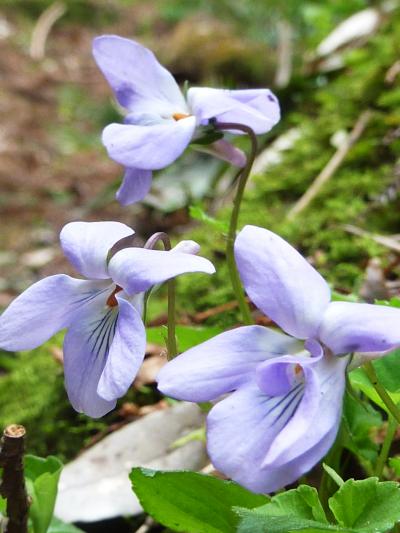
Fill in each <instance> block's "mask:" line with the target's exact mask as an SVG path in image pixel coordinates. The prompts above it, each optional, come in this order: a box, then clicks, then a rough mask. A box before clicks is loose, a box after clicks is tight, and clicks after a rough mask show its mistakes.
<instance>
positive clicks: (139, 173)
mask: <svg viewBox="0 0 400 533" xmlns="http://www.w3.org/2000/svg"><path fill="white" fill-rule="evenodd" d="M151 178H152V172H151V170H141V169H139V168H127V169H126V171H125V175H124V177H123V180H122V184H121V187H120V188H119V189H118V191H117V194H116V198H117V200H118V202H119V203H120V204H121V205H129V204H133V203H135V202H139V201H140V200H143V198H144V197H145V196H146V195H147V193H148V192H149V190H150V187H151V181H152V180H151Z"/></svg>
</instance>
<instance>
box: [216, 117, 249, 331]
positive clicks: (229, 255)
mask: <svg viewBox="0 0 400 533" xmlns="http://www.w3.org/2000/svg"><path fill="white" fill-rule="evenodd" d="M215 126H216V127H217V128H218V129H221V130H238V131H243V132H244V133H246V134H247V135H248V137H249V139H250V141H251V150H250V154H249V155H248V158H247V163H246V166H245V167H244V168H243V169H242V171H241V172H240V175H239V183H238V187H237V191H236V196H235V199H234V202H233V209H232V213H231V218H230V222H229V230H228V236H227V244H226V260H227V263H228V269H229V275H230V278H231V283H232V287H233V291H234V293H235V296H236V300H237V302H238V305H239V309H240V312H241V314H242V319H243V323H244V324H252V319H251V314H250V310H249V306H248V305H247V302H246V298H245V296H244V291H243V288H242V284H241V282H240V277H239V272H238V270H237V268H236V263H235V255H234V243H235V238H236V231H237V226H238V220H239V213H240V206H241V203H242V199H243V193H244V190H245V187H246V183H247V179H248V177H249V175H250V171H251V167H252V166H253V163H254V159H255V157H256V155H257V137H256V135H255V133H254V131H253V130H252V129H251V128H249V127H248V126H245V125H244V124H236V123H231V122H216V123H215Z"/></svg>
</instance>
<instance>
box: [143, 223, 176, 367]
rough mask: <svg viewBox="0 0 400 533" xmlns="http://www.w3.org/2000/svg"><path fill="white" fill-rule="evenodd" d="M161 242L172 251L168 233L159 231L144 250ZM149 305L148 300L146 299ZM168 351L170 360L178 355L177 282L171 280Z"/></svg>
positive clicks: (169, 284) (169, 283)
mask: <svg viewBox="0 0 400 533" xmlns="http://www.w3.org/2000/svg"><path fill="white" fill-rule="evenodd" d="M159 241H161V242H162V243H163V245H164V248H165V250H171V241H170V240H169V237H168V235H167V234H166V233H164V232H162V231H159V232H158V233H155V234H154V235H152V236H151V237H150V238H149V239H148V241H147V242H146V244H145V245H144V248H149V249H153V248H154V247H155V246H156V244H157V243H158V242H159ZM146 304H147V299H146ZM167 331H168V333H167V351H168V359H169V360H171V359H173V358H174V357H175V356H176V355H177V354H178V348H177V346H176V334H175V280H174V279H170V280H169V281H168V318H167Z"/></svg>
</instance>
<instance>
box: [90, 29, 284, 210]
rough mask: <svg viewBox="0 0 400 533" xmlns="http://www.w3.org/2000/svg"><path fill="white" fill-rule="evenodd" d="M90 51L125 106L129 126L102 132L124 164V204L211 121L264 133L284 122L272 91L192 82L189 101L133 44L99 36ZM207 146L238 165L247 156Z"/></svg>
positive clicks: (223, 145) (219, 144)
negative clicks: (226, 88) (281, 119)
mask: <svg viewBox="0 0 400 533" xmlns="http://www.w3.org/2000/svg"><path fill="white" fill-rule="evenodd" d="M93 55H94V58H95V60H96V62H97V64H98V66H99V68H100V70H101V71H102V73H103V74H104V76H105V78H106V79H107V81H108V83H109V84H110V85H111V88H112V89H113V91H114V93H115V96H116V99H117V101H118V102H119V104H120V105H121V106H122V107H124V108H125V109H127V111H128V114H127V115H126V117H125V124H110V125H109V126H107V127H106V128H105V129H104V131H103V143H104V145H105V147H106V149H107V151H108V155H109V156H110V157H111V159H114V161H116V162H117V163H120V164H121V165H123V166H125V167H126V171H125V176H124V179H123V182H122V185H121V187H120V189H119V190H118V192H117V199H118V200H119V202H120V203H121V204H123V205H128V204H131V203H133V202H137V201H139V200H142V199H143V198H144V197H145V196H146V194H147V193H148V191H149V189H150V186H151V177H152V171H153V170H158V169H161V168H164V167H166V166H168V165H169V164H171V163H172V162H173V161H175V160H176V159H177V158H178V157H179V156H180V155H181V154H182V153H183V151H184V150H185V148H186V147H187V146H188V145H189V143H190V142H191V141H192V140H193V139H194V138H196V135H198V134H200V135H201V132H200V130H201V127H202V126H206V125H208V124H209V123H210V119H217V120H218V121H219V122H235V123H240V124H243V125H246V126H249V127H250V128H252V129H253V130H254V132H255V133H256V134H261V133H266V132H267V131H269V130H270V129H271V128H272V127H273V126H274V125H275V124H276V123H277V122H278V121H279V119H280V111H279V104H278V100H277V98H276V97H275V96H274V95H273V94H272V92H271V91H269V90H268V89H252V90H222V89H211V88H199V87H193V88H190V89H189V90H188V93H187V100H185V98H184V96H183V95H182V93H181V91H180V89H179V87H178V85H177V83H176V81H175V80H174V78H173V77H172V75H171V74H170V73H169V72H168V71H167V70H166V69H165V68H164V67H163V66H161V65H160V63H159V62H158V61H157V59H156V58H155V56H154V54H153V53H152V52H151V51H150V50H148V49H147V48H145V47H144V46H142V45H140V44H139V43H136V42H135V41H131V40H129V39H125V38H122V37H118V36H117V35H103V36H101V37H97V38H96V39H95V40H94V43H93ZM232 133H238V132H232ZM207 151H208V152H212V153H213V154H214V155H216V156H217V157H220V158H221V159H225V160H227V161H229V162H231V163H232V164H234V165H236V166H239V167H242V166H244V165H245V164H246V157H245V155H244V153H243V152H242V151H240V150H238V149H237V148H235V147H234V146H233V145H231V144H229V143H228V142H227V141H226V140H224V139H220V140H218V141H216V142H215V143H213V144H210V145H208V146H207Z"/></svg>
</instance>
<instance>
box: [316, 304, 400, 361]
mask: <svg viewBox="0 0 400 533" xmlns="http://www.w3.org/2000/svg"><path fill="white" fill-rule="evenodd" d="M319 338H320V339H321V341H322V342H323V343H324V344H326V345H327V346H328V347H329V348H330V349H331V350H332V351H333V353H335V354H337V355H340V354H345V353H352V352H383V351H387V350H390V349H392V348H395V347H396V346H400V309H397V308H395V307H388V306H384V305H372V304H358V303H349V302H332V303H331V304H330V305H329V307H328V308H327V309H326V311H325V313H324V315H323V318H322V323H321V327H320V330H319ZM380 355H381V354H378V355H377V357H379V356H380ZM382 355H385V354H382Z"/></svg>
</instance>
